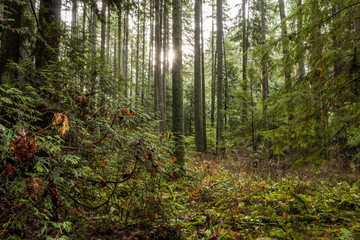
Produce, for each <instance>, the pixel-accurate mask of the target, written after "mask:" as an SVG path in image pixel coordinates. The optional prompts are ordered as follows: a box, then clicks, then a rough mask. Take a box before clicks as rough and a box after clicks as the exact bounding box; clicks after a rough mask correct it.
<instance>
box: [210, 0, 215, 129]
mask: <svg viewBox="0 0 360 240" xmlns="http://www.w3.org/2000/svg"><path fill="white" fill-rule="evenodd" d="M211 5H212V6H211V12H212V16H211V119H210V121H211V127H214V126H215V85H216V84H215V77H216V71H215V69H216V56H215V46H214V45H215V43H214V42H215V30H214V16H215V7H214V5H215V4H214V0H212V3H211Z"/></svg>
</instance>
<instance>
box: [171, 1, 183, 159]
mask: <svg viewBox="0 0 360 240" xmlns="http://www.w3.org/2000/svg"><path fill="white" fill-rule="evenodd" d="M172 6H173V33H172V38H173V51H174V58H173V64H172V66H173V67H172V95H173V106H172V130H173V133H174V142H175V149H174V156H175V157H176V158H177V161H176V163H178V164H179V165H180V166H183V165H184V163H185V159H184V157H185V151H184V143H183V134H184V104H183V79H182V5H181V0H173V2H172Z"/></svg>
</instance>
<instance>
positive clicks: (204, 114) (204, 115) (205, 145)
mask: <svg viewBox="0 0 360 240" xmlns="http://www.w3.org/2000/svg"><path fill="white" fill-rule="evenodd" d="M200 23H201V30H200V32H201V96H202V99H201V106H202V131H203V134H202V138H203V144H204V149H203V151H204V152H205V151H206V149H207V140H206V106H205V105H206V96H205V93H206V90H205V54H204V51H205V50H204V19H203V0H200Z"/></svg>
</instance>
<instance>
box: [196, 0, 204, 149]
mask: <svg viewBox="0 0 360 240" xmlns="http://www.w3.org/2000/svg"><path fill="white" fill-rule="evenodd" d="M194 9H195V37H194V38H195V44H194V103H195V107H194V109H195V112H194V119H195V145H196V150H197V151H198V152H202V151H203V149H204V143H203V129H202V127H203V125H202V107H201V99H202V97H201V55H200V50H201V49H200V0H195V7H194Z"/></svg>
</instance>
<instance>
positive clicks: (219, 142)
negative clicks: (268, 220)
mask: <svg viewBox="0 0 360 240" xmlns="http://www.w3.org/2000/svg"><path fill="white" fill-rule="evenodd" d="M216 5H217V15H216V22H217V35H216V52H217V54H218V56H217V127H216V150H217V153H218V154H223V153H224V150H225V149H224V142H223V136H222V132H223V128H224V118H223V113H222V111H223V51H222V40H223V17H222V16H223V13H222V0H217V4H216Z"/></svg>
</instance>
